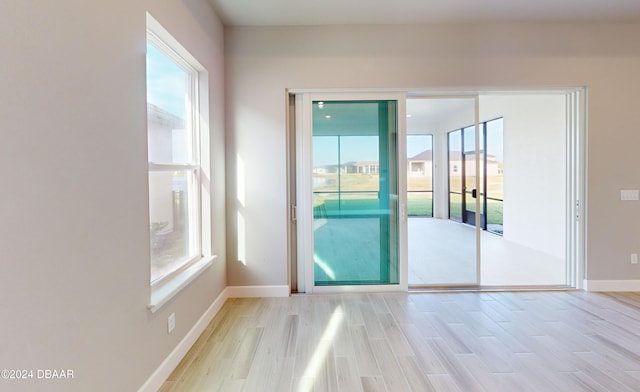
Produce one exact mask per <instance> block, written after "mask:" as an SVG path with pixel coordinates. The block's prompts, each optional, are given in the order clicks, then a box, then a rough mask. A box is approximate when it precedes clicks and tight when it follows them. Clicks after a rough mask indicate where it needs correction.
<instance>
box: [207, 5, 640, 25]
mask: <svg viewBox="0 0 640 392" xmlns="http://www.w3.org/2000/svg"><path fill="white" fill-rule="evenodd" d="M211 2H212V3H213V5H214V7H215V9H216V11H217V12H218V15H219V16H220V17H221V18H222V20H223V22H224V23H225V25H228V26H232V25H233V26H296V25H339V24H344V25H357V24H426V23H472V22H640V0H393V1H391V0H211Z"/></svg>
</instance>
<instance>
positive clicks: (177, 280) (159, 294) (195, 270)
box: [147, 255, 218, 313]
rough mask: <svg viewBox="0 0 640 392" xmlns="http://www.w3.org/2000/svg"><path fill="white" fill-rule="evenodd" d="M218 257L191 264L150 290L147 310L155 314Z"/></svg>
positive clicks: (206, 258) (205, 258)
mask: <svg viewBox="0 0 640 392" xmlns="http://www.w3.org/2000/svg"><path fill="white" fill-rule="evenodd" d="M217 257H218V256H217V255H216V256H211V257H204V258H202V259H200V260H199V261H197V262H195V263H193V264H192V265H191V266H190V267H189V268H187V269H185V270H184V271H182V272H180V273H179V274H177V275H176V276H174V277H173V278H171V279H168V280H167V281H166V282H165V283H163V284H161V285H159V286H157V287H152V288H151V300H150V301H149V305H147V308H149V310H150V311H151V313H155V312H156V311H157V310H158V309H160V308H161V307H162V306H163V305H164V304H166V303H167V302H169V300H171V298H173V297H175V296H176V294H178V293H179V292H180V290H182V289H183V288H185V287H186V286H187V285H188V284H189V283H191V282H192V281H193V280H195V279H196V278H197V277H198V276H200V275H202V273H203V272H204V271H205V270H206V269H207V268H209V267H210V266H211V265H212V264H213V260H215V259H216V258H217Z"/></svg>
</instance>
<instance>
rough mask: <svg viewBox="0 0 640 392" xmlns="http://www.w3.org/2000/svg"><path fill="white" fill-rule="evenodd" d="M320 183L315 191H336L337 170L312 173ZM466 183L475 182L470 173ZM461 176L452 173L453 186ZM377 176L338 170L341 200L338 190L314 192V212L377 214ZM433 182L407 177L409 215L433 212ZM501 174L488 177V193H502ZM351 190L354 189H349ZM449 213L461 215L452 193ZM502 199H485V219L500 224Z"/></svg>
mask: <svg viewBox="0 0 640 392" xmlns="http://www.w3.org/2000/svg"><path fill="white" fill-rule="evenodd" d="M313 176H314V178H317V179H319V180H321V181H319V182H320V183H322V185H321V186H315V187H314V188H313V191H314V192H338V174H337V173H332V174H314V175H313ZM467 182H468V183H474V178H473V177H467ZM460 185H461V183H460V178H456V177H452V178H451V186H452V189H456V188H455V187H456V186H460ZM379 186H380V177H379V175H377V174H361V173H348V174H347V173H342V174H340V192H341V193H342V194H341V196H340V200H338V194H337V193H326V194H322V193H320V194H316V195H315V196H314V216H340V215H350V216H353V215H356V216H357V215H363V216H366V215H377V214H379V212H380V211H379V210H380V206H379V202H378V190H379ZM432 186H433V184H432V179H431V178H430V177H409V178H407V188H408V191H409V194H408V197H407V204H408V205H407V213H408V215H409V216H433V193H431V192H428V191H431V190H432V189H433V188H432ZM502 187H503V184H502V176H496V177H489V178H487V188H488V190H489V195H490V196H492V197H496V198H501V197H502ZM350 192H354V193H350ZM450 203H451V204H450V210H451V211H450V213H451V217H452V218H454V219H455V218H457V219H460V217H461V216H462V196H461V195H456V194H452V195H451V200H450ZM502 206H503V202H500V201H495V200H487V211H486V212H487V214H486V215H487V223H488V224H495V225H502V221H503V219H502V208H503V207H502ZM467 209H468V210H469V211H474V210H475V204H469V205H467Z"/></svg>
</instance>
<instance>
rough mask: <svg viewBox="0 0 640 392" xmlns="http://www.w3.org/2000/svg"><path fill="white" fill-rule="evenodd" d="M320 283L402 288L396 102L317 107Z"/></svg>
mask: <svg viewBox="0 0 640 392" xmlns="http://www.w3.org/2000/svg"><path fill="white" fill-rule="evenodd" d="M312 151H313V162H312V166H313V168H312V172H313V173H312V184H313V253H314V255H313V259H314V284H315V285H316V286H329V285H362V284H397V283H398V280H399V275H398V181H397V173H398V166H397V162H398V159H397V102H396V101H314V102H313V103H312Z"/></svg>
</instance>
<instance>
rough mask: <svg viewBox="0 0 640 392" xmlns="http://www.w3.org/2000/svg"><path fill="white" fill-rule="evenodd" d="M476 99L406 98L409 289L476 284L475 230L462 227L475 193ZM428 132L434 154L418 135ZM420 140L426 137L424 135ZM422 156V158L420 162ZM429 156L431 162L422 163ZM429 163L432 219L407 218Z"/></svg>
mask: <svg viewBox="0 0 640 392" xmlns="http://www.w3.org/2000/svg"><path fill="white" fill-rule="evenodd" d="M475 108H476V99H475V98H474V97H471V98H467V97H463V98H461V97H451V98H410V99H408V100H407V115H411V117H410V118H408V119H407V134H408V136H407V158H408V162H407V164H408V168H407V190H408V194H407V199H408V212H409V214H408V220H407V244H408V275H409V276H408V282H409V285H410V286H411V287H429V286H431V287H434V286H435V287H437V286H475V285H477V284H478V267H477V266H478V264H477V263H478V260H477V251H476V249H477V246H476V244H477V241H476V237H477V234H476V229H475V228H474V227H473V226H470V225H468V224H465V223H464V221H465V220H468V219H472V217H471V215H472V214H474V213H475V211H476V207H475V201H476V199H474V198H473V197H472V193H473V192H472V191H473V189H476V188H477V187H476V174H475V167H476V164H475V158H476V151H475V149H476V143H475V133H474V131H475V121H476V114H475ZM420 132H422V133H425V132H429V133H431V134H433V135H434V136H433V137H434V139H433V142H432V143H431V145H430V147H431V150H432V151H429V153H427V154H422V153H421V152H420V151H418V150H428V148H427V147H423V145H421V144H420V142H419V139H417V138H418V137H419V136H418V135H416V134H417V133H420ZM423 137H424V136H423ZM418 147H419V148H418ZM423 158H425V159H423ZM426 158H429V159H426ZM429 160H432V162H433V175H432V178H431V182H430V185H431V186H432V188H431V189H432V195H433V204H432V205H433V210H432V211H433V215H432V216H433V218H434V219H425V218H424V217H422V216H417V215H413V214H411V209H412V204H411V202H412V192H413V191H414V189H417V183H416V181H417V180H418V179H420V177H419V176H420V175H421V174H422V171H421V168H422V166H421V162H426V161H429Z"/></svg>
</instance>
